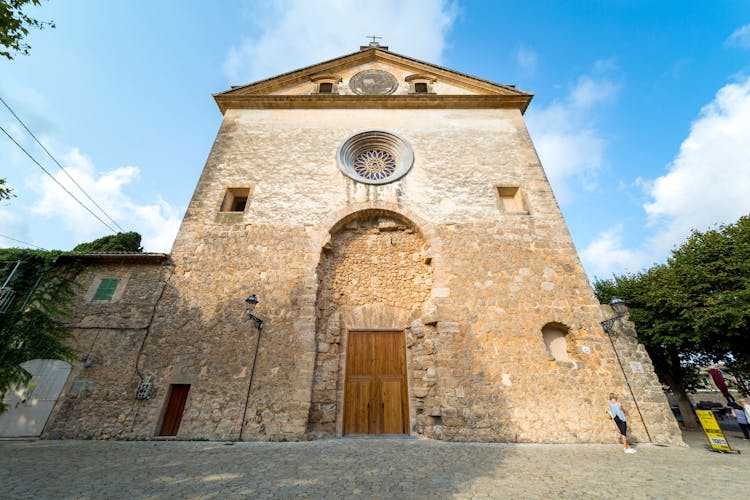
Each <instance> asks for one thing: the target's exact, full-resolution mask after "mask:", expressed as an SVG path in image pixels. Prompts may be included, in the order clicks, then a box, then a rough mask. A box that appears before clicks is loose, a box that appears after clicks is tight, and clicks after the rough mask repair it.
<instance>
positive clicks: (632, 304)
mask: <svg viewBox="0 0 750 500" xmlns="http://www.w3.org/2000/svg"><path fill="white" fill-rule="evenodd" d="M594 290H595V291H596V295H597V297H598V298H599V300H600V301H601V302H609V301H610V300H611V298H612V297H619V298H621V299H623V300H625V301H626V302H627V304H628V309H629V312H630V319H631V320H632V321H633V322H634V323H635V327H636V331H637V332H638V340H639V341H640V342H641V343H642V344H643V345H644V346H645V347H646V350H647V351H648V354H649V356H650V357H651V361H652V362H653V364H654V371H656V374H657V375H658V377H659V379H660V380H661V382H662V383H663V384H664V385H667V386H669V388H670V389H671V390H672V394H673V396H674V398H675V401H676V402H677V406H678V407H679V408H680V413H681V414H682V416H683V424H684V425H685V427H686V428H689V429H694V428H697V426H698V423H697V421H696V420H695V415H694V414H693V411H692V409H691V407H690V400H689V399H688V392H689V391H690V390H691V389H692V387H690V384H689V383H688V381H689V380H691V379H694V378H695V376H694V373H695V370H696V368H697V365H699V364H700V362H701V360H702V359H705V356H704V354H703V352H702V351H701V349H700V347H699V346H698V345H697V344H696V342H695V340H694V339H693V338H692V336H691V335H690V332H689V331H688V330H686V329H685V325H684V322H683V320H682V318H681V310H682V303H681V300H682V298H683V297H682V294H681V291H680V290H679V287H678V286H677V285H676V282H675V280H674V274H673V273H672V271H671V269H670V268H669V267H668V266H666V265H661V266H655V267H653V268H651V269H649V270H648V271H646V272H642V273H638V274H629V275H624V276H615V277H614V278H612V279H609V280H596V281H595V283H594Z"/></svg>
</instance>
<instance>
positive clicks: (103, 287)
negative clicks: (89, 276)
mask: <svg viewBox="0 0 750 500" xmlns="http://www.w3.org/2000/svg"><path fill="white" fill-rule="evenodd" d="M118 284H120V278H102V280H101V281H100V282H99V287H98V288H97V289H96V293H95V294H94V298H93V299H92V300H106V301H110V300H112V297H113V296H114V294H115V290H117V285H118Z"/></svg>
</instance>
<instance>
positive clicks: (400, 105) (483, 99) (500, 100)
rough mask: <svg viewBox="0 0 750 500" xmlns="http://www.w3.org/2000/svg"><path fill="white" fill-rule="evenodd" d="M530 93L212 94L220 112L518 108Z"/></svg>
mask: <svg viewBox="0 0 750 500" xmlns="http://www.w3.org/2000/svg"><path fill="white" fill-rule="evenodd" d="M532 97H533V96H532V95H531V94H525V93H521V94H518V95H504V94H489V95H434V94H430V95H385V96H361V95H320V94H314V95H237V94H234V95H232V94H217V95H214V99H215V100H216V104H217V105H218V106H219V109H220V110H221V112H222V114H224V113H226V111H227V110H228V109H373V108H374V109H462V108H463V109H476V108H489V109H498V108H502V109H519V110H520V111H521V113H524V112H525V111H526V108H527V107H528V106H529V103H530V102H531V98H532Z"/></svg>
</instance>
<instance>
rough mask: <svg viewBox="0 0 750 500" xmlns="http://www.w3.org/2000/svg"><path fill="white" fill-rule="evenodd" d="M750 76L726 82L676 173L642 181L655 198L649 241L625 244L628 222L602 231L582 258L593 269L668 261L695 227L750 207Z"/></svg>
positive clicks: (602, 271)
mask: <svg viewBox="0 0 750 500" xmlns="http://www.w3.org/2000/svg"><path fill="white" fill-rule="evenodd" d="M749 137H750V77H748V78H746V79H744V81H740V82H738V83H732V84H728V85H725V86H724V87H722V88H721V89H720V90H719V92H718V93H717V94H716V96H715V98H714V99H713V101H711V103H709V104H708V105H707V106H705V107H704V108H703V109H702V110H701V112H700V115H699V117H698V118H697V119H696V120H695V121H694V122H693V124H692V126H691V129H690V133H689V135H688V137H687V138H686V139H685V140H684V141H683V143H682V144H681V146H680V150H679V152H678V153H677V155H676V156H675V159H674V160H673V161H672V162H671V163H670V164H669V165H668V168H667V169H668V172H667V173H666V174H665V175H662V176H660V177H657V178H656V179H640V178H639V179H637V180H636V183H635V184H636V185H637V186H639V187H641V188H642V189H643V190H644V192H645V193H646V194H647V195H648V196H649V197H650V198H651V201H650V202H648V203H646V204H645V205H644V206H643V208H644V210H645V215H646V216H647V222H646V225H645V229H644V231H645V232H647V233H648V234H649V236H648V237H647V239H646V242H645V243H644V244H643V245H642V246H641V247H640V248H635V249H628V248H626V247H625V246H624V245H623V238H622V232H623V231H622V230H623V228H622V226H618V227H616V228H614V229H612V230H609V231H606V232H604V233H602V234H600V235H598V236H597V238H596V239H595V240H594V241H593V242H592V243H591V244H589V245H588V246H587V247H586V248H585V249H584V250H583V251H582V252H581V257H582V259H583V261H584V262H585V264H586V268H587V269H588V270H589V272H590V273H592V274H593V275H596V276H608V275H610V274H612V273H616V274H620V273H623V272H636V271H639V270H641V269H644V268H646V267H648V266H650V265H652V264H653V263H654V262H662V261H664V260H665V259H666V258H667V257H668V256H669V253H670V250H671V249H673V248H675V247H677V246H679V245H680V244H682V243H683V242H684V241H685V239H686V238H687V236H688V235H689V234H690V231H691V230H692V229H697V230H699V231H705V230H706V229H708V228H710V227H713V226H715V225H717V224H728V223H733V222H735V221H736V220H737V219H738V218H739V217H740V216H742V215H745V214H748V213H750V202H748V197H749V196H750V140H748V138H749Z"/></svg>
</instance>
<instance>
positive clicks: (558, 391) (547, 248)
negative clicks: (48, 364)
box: [55, 109, 671, 443]
mask: <svg viewBox="0 0 750 500" xmlns="http://www.w3.org/2000/svg"><path fill="white" fill-rule="evenodd" d="M367 129H383V130H387V131H390V132H392V133H395V134H398V135H400V136H401V137H403V138H404V139H405V140H406V141H408V142H409V143H410V144H411V146H412V148H413V150H414V156H415V162H414V165H413V167H412V169H411V171H410V172H409V173H408V174H406V175H405V176H404V177H403V178H402V179H400V180H399V181H397V182H393V183H390V184H385V185H381V186H372V185H364V184H361V183H358V182H355V181H353V180H351V179H349V178H348V177H346V176H344V175H343V174H342V173H341V172H340V171H339V169H338V167H337V164H336V150H337V148H338V146H339V145H340V144H341V142H342V141H344V140H345V139H346V138H347V137H349V136H350V135H351V134H353V133H355V132H360V131H362V130H367ZM500 188H512V189H517V198H516V199H515V200H514V203H517V205H516V209H515V210H508V206H507V205H505V204H504V202H503V200H502V199H501V198H502V196H501V195H502V194H503V192H504V191H503V190H502V189H500ZM229 189H235V190H236V189H241V190H243V192H246V193H249V196H248V200H247V205H246V208H245V210H244V211H241V212H239V211H238V212H222V211H221V207H222V204H223V201H224V199H225V196H226V194H227V191H228V190H229ZM172 260H173V262H174V268H173V269H172V268H171V267H170V269H169V276H168V279H167V280H164V279H163V276H164V274H163V273H164V272H166V271H160V272H159V273H156V274H154V275H153V277H151V278H149V277H145V276H144V277H138V278H137V281H139V282H140V281H143V282H144V283H151V284H152V285H153V286H154V287H155V288H154V290H156V289H159V290H160V292H159V298H158V299H157V302H154V305H155V307H153V306H150V304H152V302H150V301H151V300H152V298H153V297H154V295H153V294H152V293H144V294H143V297H144V301H143V303H141V304H140V305H138V306H137V307H132V308H130V309H129V310H126V308H125V307H124V304H125V303H126V302H123V310H122V311H121V312H119V313H117V314H111V312H107V311H97V312H96V313H95V314H93V313H88V312H86V311H88V309H86V308H87V307H89V306H85V307H84V308H83V309H82V310H81V313H80V314H79V315H78V316H77V319H76V321H77V322H78V324H80V325H84V326H85V327H86V328H87V329H89V330H86V331H87V332H89V331H90V333H92V334H93V335H94V336H93V337H91V335H90V334H89V333H87V334H86V335H85V336H82V337H81V340H80V342H81V345H80V346H79V348H80V349H82V350H83V349H85V348H89V349H90V350H91V353H92V355H94V356H96V357H97V358H99V359H105V357H106V356H110V357H111V358H112V360H111V361H107V362H108V363H111V366H109V367H108V368H107V369H106V370H104V369H103V367H104V363H105V362H103V361H101V362H100V361H97V362H95V363H94V365H93V368H91V369H87V370H92V369H97V368H96V367H97V366H102V368H101V369H100V370H101V371H99V372H94V371H89V372H85V380H86V381H87V382H86V383H85V384H78V385H77V386H76V387H77V389H80V388H81V387H85V388H86V391H89V392H85V391H83V390H79V391H78V392H77V395H75V396H74V395H73V392H76V391H73V392H71V393H70V395H69V396H66V398H68V399H67V400H65V401H63V404H61V405H58V406H59V407H60V408H59V418H58V419H57V420H56V424H55V425H56V427H55V430H56V432H60V433H62V434H63V435H66V436H74V435H75V436H79V437H128V438H153V437H154V436H156V435H158V433H159V429H160V423H161V420H162V417H163V412H164V409H165V405H166V402H167V396H168V394H169V387H170V385H172V384H189V385H190V391H189V395H188V398H187V402H186V405H185V408H184V412H183V416H182V422H181V425H180V427H179V431H178V433H177V438H178V439H221V440H235V439H244V440H284V439H288V440H299V439H307V438H311V437H330V436H337V435H339V434H340V433H341V419H342V414H341V408H342V397H343V385H342V384H343V376H344V366H345V364H344V362H345V359H344V357H343V356H342V355H343V354H344V353H345V347H346V346H345V343H346V335H347V332H348V331H349V330H352V329H367V328H384V329H398V330H404V332H405V335H406V345H407V376H408V401H409V405H408V406H409V412H410V419H409V421H410V424H411V428H410V433H411V434H413V435H417V436H423V437H431V438H438V439H448V440H479V441H523V442H571V443H572V442H612V441H613V440H614V439H615V438H616V433H615V432H614V430H613V428H612V423H611V421H610V420H609V419H608V418H606V417H605V414H604V410H605V408H606V395H607V394H608V393H610V392H617V393H619V394H626V393H627V392H628V391H629V389H628V380H627V379H626V377H625V375H624V373H623V370H622V369H621V368H620V364H619V363H618V359H617V357H616V356H615V351H614V350H613V349H612V345H611V343H610V341H609V339H608V337H607V336H606V335H605V334H604V332H603V331H602V329H601V326H600V324H599V322H600V321H601V320H602V319H603V317H602V311H601V309H600V306H599V304H598V302H597V301H596V299H595V297H594V295H593V292H592V290H591V288H590V286H589V283H588V280H587V278H586V276H585V274H584V272H583V268H582V266H581V264H580V261H579V259H578V257H577V254H576V251H575V248H574V246H573V243H572V240H571V238H570V235H569V234H568V231H567V229H566V227H565V224H564V221H563V219H562V215H561V213H560V211H559V208H558V206H557V203H556V201H555V198H554V196H553V194H552V191H551V188H550V186H549V183H548V182H547V179H546V176H545V174H544V170H543V169H542V167H541V165H540V163H539V160H538V158H537V156H536V152H535V150H534V147H533V145H532V143H531V140H530V138H529V136H528V133H527V131H526V128H525V125H524V123H523V118H522V116H521V114H520V112H519V111H518V110H491V109H475V110H462V109H432V110H398V109H390V110H378V109H366V110H346V109H316V110H311V109H298V110H229V111H228V112H227V113H226V115H225V118H224V122H223V123H222V126H221V129H220V130H219V133H218V135H217V138H216V141H215V143H214V147H213V149H212V151H211V154H210V155H209V158H208V160H207V163H206V167H205V168H204V171H203V173H202V175H201V178H200V180H199V182H198V184H197V186H196V189H195V193H194V195H193V198H192V200H191V203H190V205H189V207H188V210H187V213H186V214H185V218H184V220H183V223H182V226H181V229H180V231H179V233H178V236H177V239H176V241H175V244H174V247H173V250H172ZM157 276H158V278H156V277H157ZM134 279H135V277H131V281H133V280H134ZM164 281H167V282H168V283H167V285H166V286H164V285H163V283H164ZM158 283H161V288H159V287H158V286H157V284H158ZM144 286H145V285H144ZM253 293H254V294H256V295H257V296H258V298H259V300H260V303H259V304H258V306H257V308H256V309H255V314H256V315H257V316H259V317H261V318H262V319H263V320H264V327H263V329H262V330H261V331H258V330H257V329H256V328H255V327H254V325H253V323H252V321H251V320H250V318H248V316H247V315H246V314H245V311H244V309H245V302H244V299H245V297H247V296H248V295H250V294H253ZM123 299H124V296H123ZM97 307H98V306H97ZM103 314H104V315H106V314H109V316H110V320H108V322H103V323H99V319H97V318H99V316H100V315H103ZM145 318H148V326H145V327H144V326H143V324H142V320H143V319H145ZM136 320H137V321H136ZM550 325H552V326H554V328H555V329H556V331H558V332H561V333H559V335H561V339H562V340H560V339H558V342H564V352H565V356H564V357H563V358H564V359H562V358H561V359H556V358H555V356H554V355H553V352H552V351H551V350H550V348H549V347H548V345H547V344H546V343H545V338H544V335H543V333H542V329H544V328H545V327H549V326H550ZM97 334H98V337H97ZM92 340H93V341H92ZM89 341H92V342H89ZM629 349H630V350H629V351H628V352H629V353H631V354H632V356H635V357H638V356H641V355H642V351H639V350H638V348H637V347H632V346H631V347H630V348H629ZM82 352H83V351H82ZM631 354H629V355H631ZM558 356H559V352H558ZM634 359H635V358H634ZM97 363H99V365H97ZM135 366H137V367H138V372H137V373H134V372H135V368H134V367H135ZM81 370H82V369H78V371H77V372H76V373H75V374H74V376H72V377H71V380H72V381H73V383H75V381H79V380H82V377H84V375H82V372H81ZM128 373H129V375H128ZM89 374H92V375H96V378H95V377H93V376H89ZM141 376H143V377H150V379H151V380H152V382H153V387H154V388H153V392H152V395H151V398H150V399H148V400H139V401H135V400H133V397H132V394H133V393H134V390H135V388H136V387H137V384H138V383H139V382H140V380H141ZM89 380H96V381H98V382H92V383H91V384H89V382H88V381H89ZM649 384H650V382H649V383H645V382H644V384H641V386H640V387H641V388H642V393H643V394H646V395H647V396H648V397H649V398H651V399H650V400H649V401H651V403H649V404H650V405H651V406H649V404H644V410H645V413H644V415H646V414H648V415H652V414H653V415H654V417H653V418H652V417H651V416H648V417H644V420H645V421H646V424H647V427H648V430H649V432H650V433H651V435H652V437H653V436H654V435H659V436H662V435H664V434H669V433H670V432H671V428H669V426H668V425H665V426H662V427H659V426H658V425H654V426H650V425H648V424H649V422H650V420H649V419H652V420H654V419H656V420H658V418H659V417H658V414H659V411H660V410H659V402H658V398H657V397H656V395H655V393H653V392H649V391H652V390H653V385H649ZM71 389H72V385H71ZM84 393H85V395H84V396H85V397H84V396H82V394H84ZM66 394H67V392H66ZM102 401H105V402H106V403H104V404H102ZM97 405H99V406H97ZM665 407H666V405H665ZM667 410H668V409H667ZM649 412H651V413H649ZM631 428H632V430H633V435H634V437H635V438H636V439H638V440H640V441H644V440H647V439H648V436H647V435H646V432H645V430H644V429H645V427H644V426H643V425H641V426H637V425H636V426H632V427H631ZM652 428H653V429H654V431H653V432H652V431H651V429H652ZM660 439H661V438H660ZM665 439H666V438H665Z"/></svg>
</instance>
